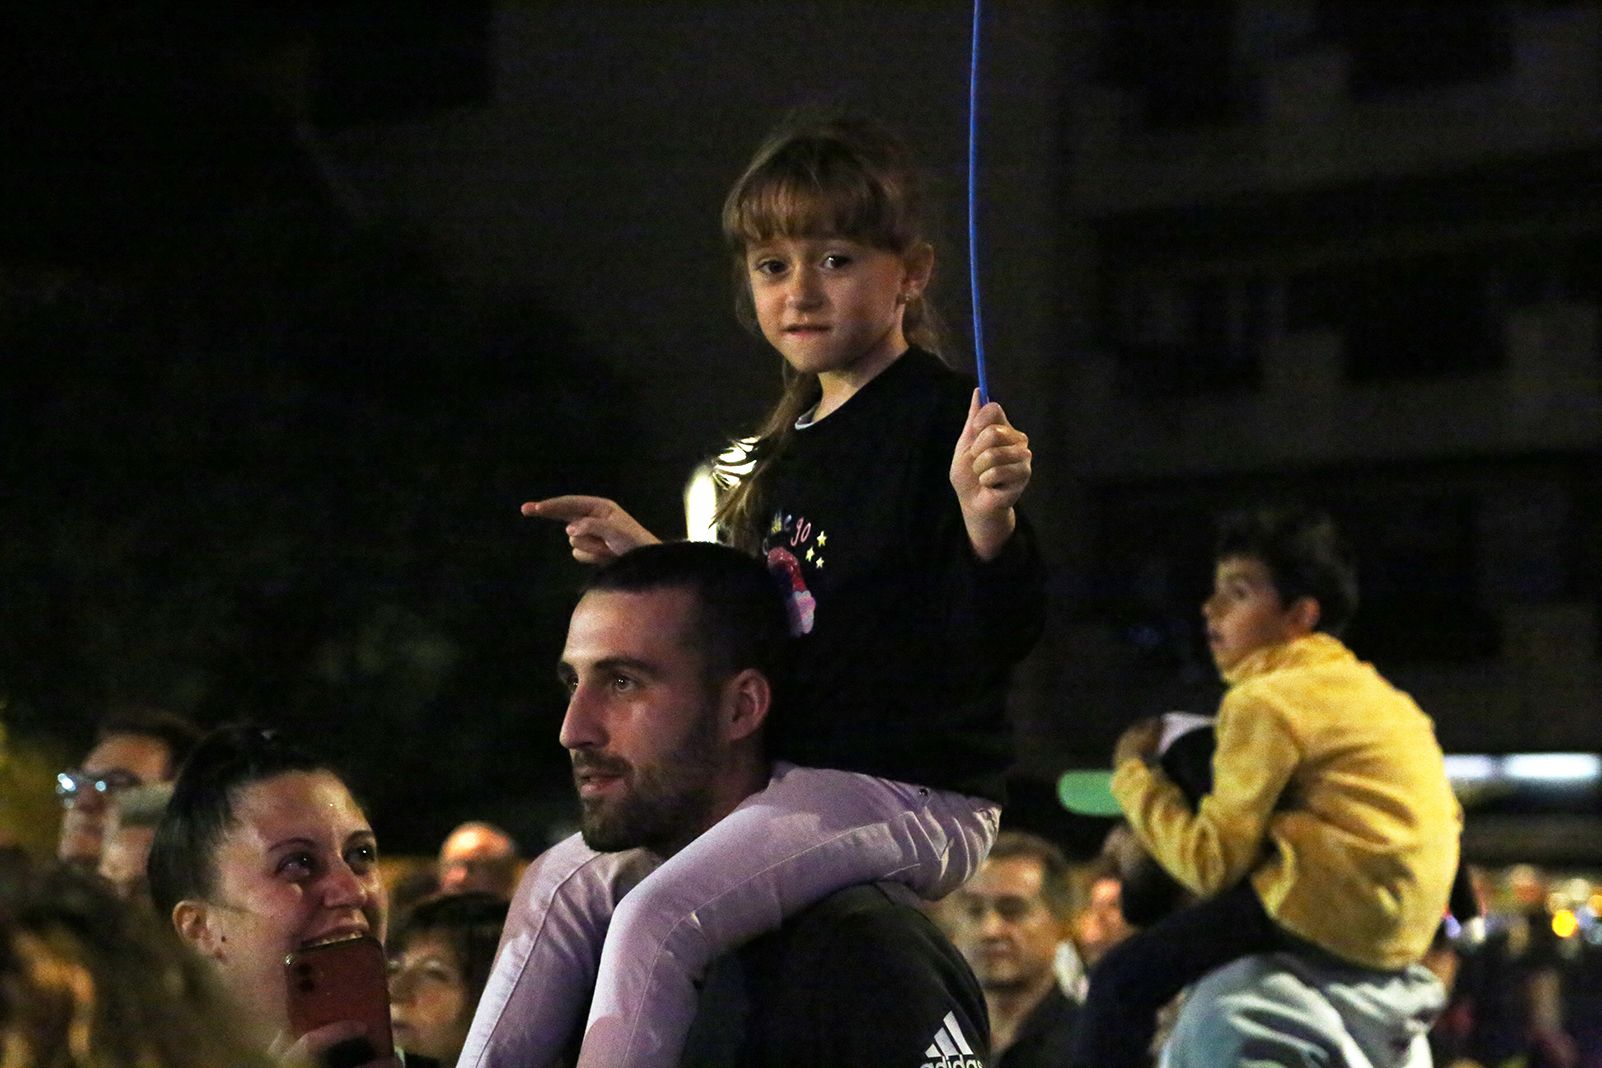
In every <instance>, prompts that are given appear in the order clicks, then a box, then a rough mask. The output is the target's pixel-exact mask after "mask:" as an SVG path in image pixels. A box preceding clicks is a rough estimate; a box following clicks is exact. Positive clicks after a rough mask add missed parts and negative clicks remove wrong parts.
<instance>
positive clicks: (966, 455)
mask: <svg viewBox="0 0 1602 1068" xmlns="http://www.w3.org/2000/svg"><path fill="white" fill-rule="evenodd" d="M1032 457H1033V454H1032V453H1031V452H1030V451H1029V435H1027V434H1025V433H1024V432H1023V431H1021V430H1019V429H1017V428H1016V427H1014V426H1013V425H1012V424H1011V423H1009V422H1007V413H1006V412H1004V411H1002V410H1001V405H999V404H997V403H996V402H994V401H991V402H990V403H989V404H987V405H985V406H984V407H983V408H981V407H979V391H978V390H977V389H976V390H974V391H973V400H972V401H970V402H969V404H968V421H967V422H966V423H964V424H963V427H962V435H961V436H960V437H958V438H957V447H956V450H955V451H954V452H953V453H952V455H951V488H952V489H954V490H956V492H957V504H958V505H960V506H961V507H962V521H963V524H964V525H965V526H966V527H967V528H968V540H969V541H970V542H971V543H972V544H973V551H974V554H975V555H976V556H978V557H979V559H981V560H994V559H995V558H996V557H997V556H998V555H999V554H1000V553H1001V549H1002V546H1004V545H1006V544H1007V539H1008V538H1010V537H1012V532H1013V530H1015V529H1016V528H1017V526H1018V516H1017V514H1016V513H1015V512H1014V511H1013V505H1015V504H1017V503H1018V498H1019V497H1022V496H1023V491H1024V487H1026V486H1028V485H1029V477H1030V475H1031V474H1032V469H1031V467H1030V463H1031V460H1032Z"/></svg>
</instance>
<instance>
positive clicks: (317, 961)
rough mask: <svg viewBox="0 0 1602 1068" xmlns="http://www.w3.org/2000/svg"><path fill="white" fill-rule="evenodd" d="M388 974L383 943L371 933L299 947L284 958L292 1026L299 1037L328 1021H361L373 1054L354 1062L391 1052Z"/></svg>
mask: <svg viewBox="0 0 1602 1068" xmlns="http://www.w3.org/2000/svg"><path fill="white" fill-rule="evenodd" d="M388 973H389V967H388V963H387V962H386V961H385V959H384V948H383V947H382V946H380V945H379V944H378V940H377V939H376V938H373V937H372V936H370V935H360V936H358V937H355V938H345V939H341V940H340V941H338V942H324V943H322V944H321V945H315V946H308V947H306V948H305V949H299V950H296V951H295V952H293V953H291V954H289V955H288V956H287V957H285V958H284V977H285V981H286V982H287V983H288V989H289V1025H290V1027H291V1028H292V1029H293V1030H294V1032H295V1034H296V1036H297V1037H298V1036H300V1035H303V1034H305V1033H306V1032H307V1031H310V1030H313V1029H314V1028H318V1027H322V1026H323V1025H324V1024H331V1023H336V1022H339V1021H341V1020H358V1021H360V1022H361V1023H363V1024H365V1025H366V1027H367V1043H366V1046H368V1047H370V1049H364V1050H363V1051H362V1052H367V1053H368V1054H369V1055H368V1056H366V1057H365V1058H364V1059H363V1060H359V1061H355V1060H352V1061H350V1063H354V1064H364V1063H366V1062H367V1061H369V1060H378V1059H383V1058H388V1057H393V1056H394V1053H395V1049H394V1038H393V1037H392V1035H391V1033H390V1025H389V980H388ZM330 1052H333V1051H330ZM341 1059H342V1060H344V1059H348V1058H345V1057H342V1058H341Z"/></svg>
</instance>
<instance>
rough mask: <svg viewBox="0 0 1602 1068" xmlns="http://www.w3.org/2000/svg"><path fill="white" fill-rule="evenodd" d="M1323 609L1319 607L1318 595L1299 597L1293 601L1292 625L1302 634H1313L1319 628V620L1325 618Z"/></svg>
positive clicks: (1291, 609) (1291, 607)
mask: <svg viewBox="0 0 1602 1068" xmlns="http://www.w3.org/2000/svg"><path fill="white" fill-rule="evenodd" d="M1323 615H1324V612H1323V609H1321V608H1319V607H1318V598H1316V597H1298V598H1296V600H1295V601H1293V602H1291V606H1290V622H1291V626H1293V627H1295V628H1296V630H1297V631H1299V632H1300V633H1302V634H1311V633H1313V631H1315V630H1317V629H1318V621H1319V620H1320V619H1321V618H1323Z"/></svg>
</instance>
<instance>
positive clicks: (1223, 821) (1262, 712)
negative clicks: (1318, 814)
mask: <svg viewBox="0 0 1602 1068" xmlns="http://www.w3.org/2000/svg"><path fill="white" fill-rule="evenodd" d="M1217 729H1218V748H1217V750H1216V751H1215V752H1214V754H1213V792H1212V793H1210V794H1207V795H1205V796H1204V797H1202V799H1201V803H1200V804H1198V805H1197V806H1196V809H1195V810H1194V811H1192V810H1191V808H1190V806H1189V805H1188V804H1187V803H1186V801H1185V797H1184V794H1183V793H1181V792H1180V789H1179V787H1178V786H1176V785H1175V784H1174V783H1173V782H1171V781H1170V780H1169V779H1168V778H1167V776H1165V775H1163V773H1162V772H1161V771H1158V770H1156V769H1154V768H1150V767H1147V766H1146V765H1145V764H1144V763H1142V762H1141V761H1138V760H1126V761H1124V762H1123V764H1121V765H1120V766H1119V767H1118V769H1117V771H1116V772H1115V773H1114V775H1113V779H1112V792H1113V796H1114V797H1116V798H1117V799H1118V803H1119V805H1120V806H1121V807H1122V808H1123V810H1124V815H1125V816H1126V817H1127V818H1128V820H1129V824H1130V827H1131V828H1132V829H1133V830H1134V832H1135V836H1136V837H1137V838H1139V839H1140V841H1141V844H1142V845H1144V846H1145V847H1146V849H1147V850H1148V851H1149V852H1150V853H1151V855H1152V856H1153V857H1155V858H1156V860H1157V862H1158V863H1159V864H1161V865H1162V866H1163V867H1164V868H1166V869H1167V870H1168V872H1169V873H1170V874H1171V875H1173V877H1174V878H1175V879H1178V880H1179V881H1180V882H1181V883H1183V884H1184V885H1185V886H1186V887H1187V888H1188V889H1190V890H1191V891H1192V892H1194V893H1197V894H1200V895H1201V896H1203V897H1211V896H1213V895H1214V894H1217V893H1219V892H1220V891H1223V890H1227V889H1228V888H1229V887H1231V886H1233V885H1235V883H1237V882H1239V881H1240V880H1241V878H1243V877H1244V876H1245V875H1246V874H1247V872H1249V871H1251V870H1252V869H1253V868H1254V867H1256V866H1257V862H1258V859H1259V857H1260V856H1261V855H1262V851H1263V843H1264V838H1265V833H1266V831H1267V827H1268V820H1269V817H1270V815H1272V813H1273V810H1274V806H1275V804H1276V803H1277V802H1278V800H1279V796H1280V793H1281V792H1282V791H1283V790H1284V788H1285V784H1286V782H1287V781H1289V779H1290V775H1291V772H1292V770H1293V769H1294V768H1295V767H1296V765H1297V762H1298V748H1297V744H1296V740H1295V738H1294V737H1293V735H1292V734H1291V732H1290V730H1289V729H1288V727H1287V725H1286V723H1285V720H1284V717H1283V716H1282V715H1281V714H1280V712H1279V710H1278V709H1276V708H1275V707H1274V706H1273V705H1272V703H1270V702H1268V701H1264V700H1261V699H1258V698H1255V697H1253V696H1251V694H1250V693H1249V692H1247V691H1246V689H1245V688H1241V689H1237V690H1236V691H1233V692H1231V693H1230V694H1229V695H1227V696H1226V697H1225V699H1224V704H1223V706H1222V707H1221V708H1220V710H1219V715H1218V728H1217Z"/></svg>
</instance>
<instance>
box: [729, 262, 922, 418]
mask: <svg viewBox="0 0 1602 1068" xmlns="http://www.w3.org/2000/svg"><path fill="white" fill-rule="evenodd" d="M745 264H746V272H747V278H748V279H749V282H750V286H751V298H752V303H753V304H754V305H755V308H756V317H757V324H758V325H759V326H761V328H762V335H763V336H764V337H766V338H767V339H768V343H769V344H771V345H772V346H773V347H774V348H776V349H778V350H779V354H780V355H782V356H783V357H784V358H785V360H786V361H787V362H788V363H789V364H790V366H791V367H793V368H794V369H795V370H797V371H800V372H805V373H810V374H816V375H818V376H820V378H823V379H824V380H825V381H824V392H825V395H826V397H827V396H828V394H829V393H830V391H831V386H839V385H846V386H849V387H850V391H854V390H855V389H856V388H858V387H860V386H862V385H863V384H864V383H866V382H867V381H869V380H870V379H871V378H873V376H874V375H876V374H878V373H879V372H880V371H882V370H884V368H886V367H888V366H889V365H890V363H891V362H892V361H894V360H895V358H896V357H897V356H900V355H901V353H902V352H903V351H905V349H906V347H907V340H906V337H905V336H904V334H903V333H902V325H901V324H902V315H903V313H904V312H905V310H906V304H907V301H908V300H910V299H912V298H913V297H916V296H918V295H920V294H921V293H922V292H923V288H924V286H925V285H927V284H928V281H929V272H930V269H931V268H932V266H933V259H932V253H931V252H930V251H929V249H928V247H927V246H920V247H919V249H918V250H917V251H916V252H915V253H913V254H909V255H906V256H903V255H900V254H898V253H894V252H887V251H885V250H884V249H878V248H872V247H870V246H867V245H862V244H858V243H857V242H855V241H851V240H848V239H846V238H833V237H828V238H825V237H803V238H792V237H782V238H774V239H773V240H771V241H766V242H763V243H761V244H756V245H751V246H749V247H748V248H747V249H746V252H745ZM847 395H849V392H848V393H847Z"/></svg>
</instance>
